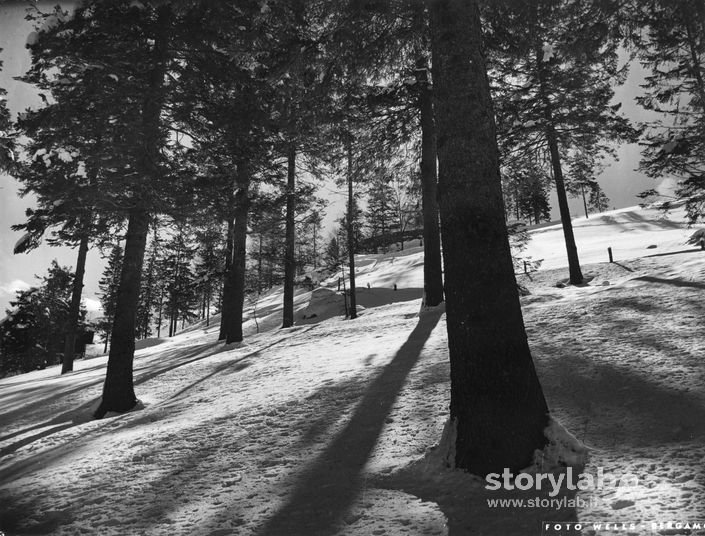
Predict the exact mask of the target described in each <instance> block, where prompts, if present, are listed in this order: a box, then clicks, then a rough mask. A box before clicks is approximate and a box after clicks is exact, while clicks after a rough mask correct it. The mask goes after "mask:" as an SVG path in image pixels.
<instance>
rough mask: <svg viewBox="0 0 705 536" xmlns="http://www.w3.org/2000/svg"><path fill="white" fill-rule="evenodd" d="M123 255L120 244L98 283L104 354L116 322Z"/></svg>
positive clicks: (112, 254)
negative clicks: (101, 311) (101, 310)
mask: <svg viewBox="0 0 705 536" xmlns="http://www.w3.org/2000/svg"><path fill="white" fill-rule="evenodd" d="M122 253H123V252H122V247H121V246H120V243H119V242H118V243H116V244H114V245H113V246H112V248H111V249H110V253H109V254H108V257H107V263H106V265H105V269H104V270H103V275H102V277H101V278H100V280H99V281H98V288H99V289H100V295H99V297H100V304H101V307H102V309H103V317H102V318H101V319H100V321H99V323H98V325H99V329H100V331H102V332H103V336H104V340H105V349H104V350H103V351H104V352H107V351H108V345H109V344H110V334H111V333H112V330H113V322H114V320H115V311H116V308H117V293H118V288H119V286H120V272H121V271H122Z"/></svg>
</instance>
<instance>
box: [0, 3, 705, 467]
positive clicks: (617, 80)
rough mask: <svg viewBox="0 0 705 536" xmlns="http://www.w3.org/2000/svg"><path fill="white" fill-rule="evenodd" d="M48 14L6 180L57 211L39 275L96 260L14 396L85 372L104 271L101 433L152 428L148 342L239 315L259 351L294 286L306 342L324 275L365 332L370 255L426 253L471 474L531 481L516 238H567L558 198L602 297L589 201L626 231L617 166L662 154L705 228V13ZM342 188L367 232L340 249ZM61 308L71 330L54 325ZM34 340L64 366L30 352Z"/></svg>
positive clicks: (322, 9)
mask: <svg viewBox="0 0 705 536" xmlns="http://www.w3.org/2000/svg"><path fill="white" fill-rule="evenodd" d="M29 16H30V17H31V18H32V20H33V23H34V25H35V26H36V30H35V31H34V32H33V33H32V34H31V35H30V36H29V38H28V40H27V47H28V49H29V51H30V53H31V67H30V69H29V70H28V72H27V73H26V74H24V75H23V76H22V80H23V81H24V82H26V83H28V84H31V85H32V86H33V87H34V88H35V89H36V91H37V92H38V93H39V96H40V98H41V100H42V102H43V103H44V104H43V106H41V107H39V108H36V109H30V110H26V111H24V112H22V113H20V114H19V115H18V118H17V120H16V121H14V122H13V121H11V117H10V114H9V112H8V110H7V108H6V106H5V103H4V100H3V99H2V98H0V169H4V170H8V171H10V172H11V173H12V175H13V176H14V177H16V179H17V180H18V181H19V184H20V185H21V194H22V195H32V196H34V198H35V199H36V206H35V207H34V208H32V209H30V210H28V211H27V214H26V221H24V222H17V224H16V225H15V227H14V229H15V230H18V231H22V232H23V233H24V236H23V237H22V239H21V240H20V242H19V243H18V246H17V247H16V252H17V253H22V252H24V251H29V250H31V249H33V248H36V247H39V246H40V244H41V243H48V244H49V245H56V246H69V247H73V248H75V252H76V255H77V262H76V268H75V270H74V271H73V272H69V271H68V270H67V269H64V268H61V267H59V266H57V265H53V266H52V267H51V269H50V274H49V275H48V276H47V277H46V278H44V279H43V280H42V281H43V283H42V285H41V286H40V287H37V288H33V289H30V290H28V291H22V292H20V293H19V294H18V296H17V299H16V300H15V301H14V302H13V304H12V308H13V309H12V311H13V312H12V313H11V314H10V316H8V317H7V318H6V319H5V320H3V322H2V329H3V335H2V347H1V348H2V361H1V365H2V369H1V371H0V372H2V373H12V372H18V371H26V370H31V369H33V368H36V367H37V366H46V364H48V363H54V362H57V361H62V362H63V367H62V372H69V371H71V370H72V366H73V358H74V351H73V348H74V342H73V341H74V340H75V339H76V337H78V336H80V334H81V333H82V332H83V331H85V326H84V320H85V311H83V310H82V309H81V297H82V294H81V293H82V288H83V279H84V272H85V264H86V255H87V253H88V252H89V251H95V250H97V251H99V252H100V253H101V255H102V256H103V258H104V267H105V268H104V272H103V274H102V277H101V280H100V300H101V304H102V315H101V317H100V318H99V319H98V320H96V322H95V329H96V331H97V332H98V333H99V334H100V335H101V338H102V341H104V345H105V349H106V351H109V358H108V365H107V371H106V379H105V384H104V387H103V393H102V402H101V404H100V407H99V408H98V409H97V411H96V412H95V417H97V418H102V417H103V416H105V415H106V414H107V413H108V412H125V411H128V410H130V409H132V408H133V407H134V406H135V404H136V401H137V397H136V393H135V389H134V383H133V360H134V351H135V341H136V340H137V339H145V338H150V337H162V338H163V337H171V336H173V335H175V334H176V333H177V332H179V331H180V330H182V329H184V328H185V327H186V326H188V325H189V324H191V323H193V322H195V321H204V322H205V323H206V325H208V324H209V323H211V322H213V321H214V320H213V319H214V315H216V314H217V315H219V316H218V318H219V322H220V333H219V339H220V340H222V341H224V343H225V344H229V343H238V342H241V341H242V340H243V338H244V334H243V328H242V325H243V315H244V308H245V303H246V298H247V297H248V296H250V297H252V296H258V295H259V294H260V293H262V292H264V291H266V290H268V289H271V288H273V287H275V286H278V285H282V286H283V289H284V291H283V314H282V319H281V326H282V327H284V328H287V327H290V326H292V325H293V324H294V305H293V297H294V292H295V286H296V285H297V283H298V282H300V281H301V280H302V279H303V278H304V277H305V276H306V274H308V273H310V272H311V271H313V270H327V273H328V274H334V273H337V274H341V275H344V278H345V279H346V282H347V287H346V291H347V293H348V294H349V310H348V315H349V318H350V319H354V318H355V317H356V316H357V313H358V308H357V306H356V289H355V266H354V264H355V254H356V253H362V252H374V253H382V252H386V251H389V250H390V249H394V250H403V249H404V248H408V247H409V246H412V245H413V246H418V245H423V248H424V257H425V265H424V303H425V305H426V306H435V305H438V304H439V303H441V302H443V301H445V302H446V306H447V325H448V336H449V337H448V338H449V355H450V361H451V371H452V372H451V398H450V408H451V418H452V420H453V422H454V423H455V427H456V431H455V437H456V445H455V449H456V463H457V465H458V467H461V468H463V469H467V470H469V471H472V472H474V473H477V474H486V473H487V472H490V471H494V470H498V468H501V467H513V468H521V467H523V466H525V465H527V464H528V462H530V458H531V455H532V453H533V451H534V450H535V449H537V448H541V446H542V441H544V439H543V436H542V435H541V431H542V430H543V428H544V426H545V424H546V422H547V418H548V409H547V406H546V402H545V400H544V398H543V393H542V390H541V386H540V384H539V381H538V378H537V376H536V373H535V371H534V366H533V362H532V356H531V353H530V350H529V346H528V343H527V338H526V333H525V329H524V325H523V319H522V312H521V309H520V306H519V301H518V294H517V285H516V280H515V276H514V270H515V268H514V264H513V261H512V256H511V252H510V247H509V236H508V227H507V224H508V222H515V221H521V222H525V223H528V224H534V223H540V222H543V221H547V220H549V219H550V217H551V207H550V204H549V194H550V192H551V191H555V193H556V195H557V199H558V207H557V208H558V211H559V213H560V218H561V221H562V224H563V229H564V236H565V246H566V255H567V257H568V260H569V278H570V282H571V283H572V284H576V285H578V284H581V283H583V274H582V270H581V265H580V258H579V248H578V247H577V245H576V242H575V237H574V235H573V230H572V226H571V215H570V212H569V209H568V196H569V195H571V196H573V197H575V198H577V199H580V200H581V202H582V204H583V206H584V209H585V216H586V217H589V215H590V213H592V212H601V211H604V210H605V209H607V208H608V205H609V199H608V198H607V196H606V194H605V192H604V191H603V186H602V185H600V184H599V183H598V181H597V177H598V176H599V175H600V172H601V170H602V169H603V167H604V166H603V160H604V159H605V158H606V157H612V156H614V155H615V154H616V147H617V146H618V144H620V143H630V142H635V141H637V140H639V139H640V140H641V141H642V143H643V144H644V147H643V161H642V167H643V169H644V170H645V171H646V172H647V173H649V174H650V175H652V176H654V177H660V176H663V175H665V174H674V175H676V176H677V177H678V178H679V179H681V180H682V182H681V186H680V189H679V190H678V195H679V196H680V197H682V198H683V199H686V201H687V206H688V210H689V214H690V217H691V219H692V220H693V221H697V220H698V219H699V218H702V217H703V214H704V213H705V201H704V200H705V155H704V152H703V151H704V148H705V142H704V141H703V140H705V136H704V135H703V130H704V128H705V127H704V125H705V83H704V82H703V77H704V76H705V37H704V36H705V9H704V8H703V5H702V2H699V1H697V0H683V1H679V2H670V1H667V0H651V1H649V2H617V1H609V0H608V1H600V2H597V1H587V2H585V1H581V0H534V1H531V2H523V1H519V0H516V1H515V0H507V1H501V2H483V1H478V0H473V1H461V0H426V1H423V0H411V1H396V0H389V1H370V2H360V1H348V0H333V1H328V0H326V1H323V0H311V1H307V2H301V1H294V0H292V1H283V2H268V1H262V0H244V1H241V2H237V3H231V2H211V1H206V0H203V1H201V0H183V1H174V2H170V1H159V2H156V1H155V2H150V1H146V0H145V1H143V2H134V1H131V0H116V1H110V2H108V1H101V0H86V1H84V2H81V3H79V4H77V5H76V7H75V9H73V10H72V11H65V10H62V9H61V8H60V7H57V8H55V9H54V10H51V11H48V12H42V11H41V9H39V8H37V7H35V8H33V9H31V10H30V12H29ZM620 51H628V52H629V53H630V54H631V55H632V56H633V57H635V58H636V60H635V61H641V62H642V64H643V65H644V66H646V68H647V69H648V70H649V75H648V76H647V78H646V87H645V91H646V92H645V94H644V95H643V96H642V97H640V98H639V104H640V105H641V106H643V107H644V108H645V109H647V110H652V111H655V112H659V113H660V114H662V117H663V118H664V119H663V120H662V121H654V122H651V123H649V124H645V125H633V124H630V122H629V121H628V120H627V119H626V118H625V116H624V115H623V114H622V113H621V112H620V110H619V105H616V104H614V102H613V97H614V94H615V88H616V87H617V86H618V85H619V84H621V83H623V82H624V80H625V77H626V73H627V68H628V63H626V64H625V63H623V62H620V60H619V58H620ZM0 67H1V66H0ZM3 95H4V91H3V90H2V89H1V88H0V97H2V96H3ZM334 183H337V184H338V186H339V188H340V191H341V192H344V199H345V202H344V208H341V210H340V214H338V216H339V218H338V220H337V222H336V223H335V228H332V227H330V228H326V227H324V223H323V222H324V221H325V217H326V206H325V205H326V201H325V199H324V195H323V193H322V191H321V190H320V187H321V186H322V185H325V184H328V185H332V184H334ZM331 216H336V215H335V214H332V215H331ZM441 244H442V248H441ZM46 301H51V302H52V304H60V307H59V309H55V308H54V305H51V307H49V306H47V307H48V308H49V310H50V313H49V315H48V316H47V317H44V316H42V315H39V314H38V313H37V312H36V311H37V310H38V308H41V307H42V305H41V304H43V303H44V302H46ZM33 311H34V312H33ZM27 315H30V316H31V317H32V318H33V320H32V322H29V320H25V319H26V318H29V317H28V316H27ZM478 318H481V319H482V322H478V321H477V319H478ZM25 325H27V326H29V327H26V328H22V327H21V326H25ZM57 326H61V328H60V330H61V331H62V333H65V334H66V338H65V340H62V343H63V346H62V349H61V350H59V349H57V346H56V345H57V341H58V337H57V336H56V335H55V334H56V333H57V329H59V328H58V327H57ZM22 329H26V330H29V329H33V330H41V331H42V335H41V337H42V338H41V343H38V344H37V345H36V346H35V347H34V348H31V349H27V348H25V346H26V337H27V336H28V335H26V333H25V332H23V331H22ZM23 337H25V338H24V339H23ZM37 337H39V335H37ZM37 340H39V339H37ZM23 344H24V345H25V346H22V345H23ZM23 352H24V353H23ZM50 354H51V355H50ZM61 356H63V357H61ZM518 385H521V386H522V388H521V390H517V389H516V386H518ZM498 423H501V425H500V424H498ZM508 427H509V428H511V429H512V430H513V433H512V435H511V436H507V434H506V430H507V428H508Z"/></svg>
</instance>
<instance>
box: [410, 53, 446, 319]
mask: <svg viewBox="0 0 705 536" xmlns="http://www.w3.org/2000/svg"><path fill="white" fill-rule="evenodd" d="M416 80H417V82H418V85H419V91H420V94H419V108H420V110H421V200H422V213H423V244H424V264H423V276H424V304H425V305H426V306H428V307H434V306H436V305H438V304H439V303H441V302H442V301H443V268H442V264H441V232H440V228H439V223H438V188H437V182H438V177H437V173H436V127H435V124H434V119H433V102H432V93H431V88H430V84H429V80H428V67H427V63H426V60H425V59H422V60H419V61H418V62H417V63H416Z"/></svg>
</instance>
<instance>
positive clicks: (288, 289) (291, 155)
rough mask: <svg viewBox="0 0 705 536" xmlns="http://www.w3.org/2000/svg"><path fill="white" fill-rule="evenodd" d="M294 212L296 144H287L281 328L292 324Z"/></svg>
mask: <svg viewBox="0 0 705 536" xmlns="http://www.w3.org/2000/svg"><path fill="white" fill-rule="evenodd" d="M295 213H296V146H295V145H294V143H293V142H292V143H290V144H289V150H288V154H287V181H286V238H285V243H286V246H285V247H286V251H285V253H284V311H283V322H282V327H283V328H289V327H291V326H293V325H294V272H295V270H296V257H295V255H294V246H295V243H296V228H295V218H294V217H295V215H296V214H295Z"/></svg>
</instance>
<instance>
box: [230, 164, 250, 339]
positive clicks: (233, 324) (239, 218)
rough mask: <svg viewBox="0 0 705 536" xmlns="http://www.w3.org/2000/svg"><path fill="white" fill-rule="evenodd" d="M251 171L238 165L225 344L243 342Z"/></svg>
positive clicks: (245, 165)
mask: <svg viewBox="0 0 705 536" xmlns="http://www.w3.org/2000/svg"><path fill="white" fill-rule="evenodd" d="M249 173H250V170H249V166H248V164H247V163H245V162H241V163H240V164H238V169H237V178H238V189H237V191H236V192H235V225H234V227H233V261H232V267H231V270H230V276H231V281H230V285H231V292H232V299H231V300H230V303H229V307H230V311H229V313H228V324H227V325H226V333H225V342H226V343H227V344H230V343H231V342H241V341H242V312H243V309H244V306H245V268H246V255H247V217H248V214H249V211H250V198H249V195H250V194H249V190H250V175H249Z"/></svg>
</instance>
